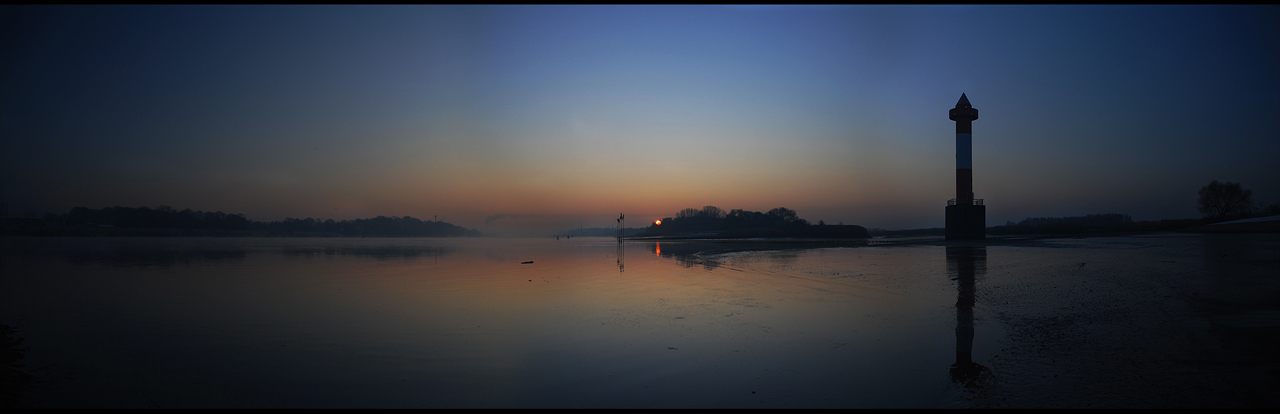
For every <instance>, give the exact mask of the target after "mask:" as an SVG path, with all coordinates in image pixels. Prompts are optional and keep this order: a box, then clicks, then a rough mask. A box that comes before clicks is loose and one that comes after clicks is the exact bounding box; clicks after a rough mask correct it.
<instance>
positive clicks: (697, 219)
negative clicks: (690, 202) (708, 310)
mask: <svg viewBox="0 0 1280 414" xmlns="http://www.w3.org/2000/svg"><path fill="white" fill-rule="evenodd" d="M688 233H710V234H715V235H717V236H720V237H868V236H867V232H866V229H865V228H863V227H861V226H844V225H839V226H832V225H824V226H822V228H819V227H818V226H810V225H809V222H808V221H807V220H804V219H802V218H800V217H799V215H797V214H796V211H795V210H792V209H789V208H786V207H778V208H775V209H772V210H769V211H768V212H765V213H761V212H758V211H746V210H742V209H735V210H730V211H729V212H728V213H726V212H725V211H724V210H723V209H720V208H719V207H716V206H706V207H703V208H702V209H696V208H686V209H684V210H680V212H678V213H676V216H675V217H667V218H664V219H662V224H661V225H658V224H654V225H650V226H649V228H648V229H647V231H646V232H645V234H646V235H650V236H657V235H672V234H688Z"/></svg>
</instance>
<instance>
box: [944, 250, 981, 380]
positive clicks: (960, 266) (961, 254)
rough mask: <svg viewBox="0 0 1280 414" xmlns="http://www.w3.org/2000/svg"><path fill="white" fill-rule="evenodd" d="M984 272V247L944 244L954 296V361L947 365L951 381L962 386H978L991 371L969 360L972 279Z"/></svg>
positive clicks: (971, 344)
mask: <svg viewBox="0 0 1280 414" xmlns="http://www.w3.org/2000/svg"><path fill="white" fill-rule="evenodd" d="M986 272H987V247H986V246H947V276H948V277H950V278H951V280H954V281H956V282H957V287H958V290H959V294H958V295H957V296H956V363H955V364H952V365H951V380H952V381H955V382H957V383H960V384H962V385H964V386H966V387H974V386H977V385H979V383H980V381H979V380H980V379H981V378H983V377H985V376H987V375H989V374H990V372H991V370H990V369H988V368H987V367H985V366H982V365H981V364H978V363H975V362H973V302H974V299H973V296H974V290H975V287H974V282H975V279H976V278H977V276H978V275H979V274H985V273H986Z"/></svg>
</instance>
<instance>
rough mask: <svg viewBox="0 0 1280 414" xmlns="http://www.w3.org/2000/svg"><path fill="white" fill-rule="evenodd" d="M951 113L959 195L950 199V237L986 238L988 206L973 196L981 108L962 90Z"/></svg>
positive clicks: (948, 238) (948, 205)
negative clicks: (976, 123) (975, 126)
mask: <svg viewBox="0 0 1280 414" xmlns="http://www.w3.org/2000/svg"><path fill="white" fill-rule="evenodd" d="M950 115H951V120H952V121H956V198H954V199H951V200H949V201H947V240H983V239H986V238H987V206H985V205H983V204H982V199H980V198H973V121H974V120H976V119H978V110H977V109H973V105H970V104H969V98H968V97H966V96H964V94H963V93H962V94H960V101H959V102H956V107H955V108H952V109H951V113H950Z"/></svg>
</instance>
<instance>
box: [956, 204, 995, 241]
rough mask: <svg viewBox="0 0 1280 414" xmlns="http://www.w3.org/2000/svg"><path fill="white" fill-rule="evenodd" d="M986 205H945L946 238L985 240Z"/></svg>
mask: <svg viewBox="0 0 1280 414" xmlns="http://www.w3.org/2000/svg"><path fill="white" fill-rule="evenodd" d="M986 238H987V206H972V205H954V206H947V240H986Z"/></svg>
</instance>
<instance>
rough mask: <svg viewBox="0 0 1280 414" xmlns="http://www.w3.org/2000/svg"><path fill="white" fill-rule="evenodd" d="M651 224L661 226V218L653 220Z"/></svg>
mask: <svg viewBox="0 0 1280 414" xmlns="http://www.w3.org/2000/svg"><path fill="white" fill-rule="evenodd" d="M653 225H655V226H661V225H662V220H654V221H653Z"/></svg>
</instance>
